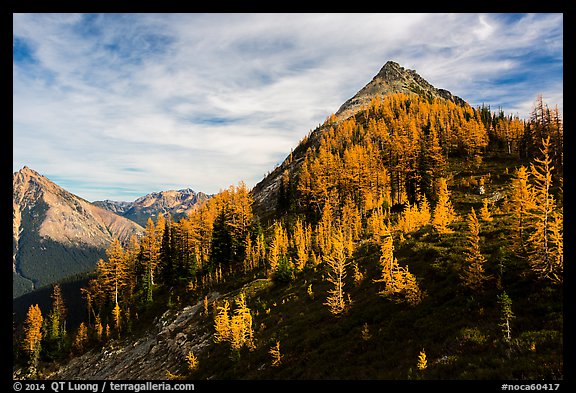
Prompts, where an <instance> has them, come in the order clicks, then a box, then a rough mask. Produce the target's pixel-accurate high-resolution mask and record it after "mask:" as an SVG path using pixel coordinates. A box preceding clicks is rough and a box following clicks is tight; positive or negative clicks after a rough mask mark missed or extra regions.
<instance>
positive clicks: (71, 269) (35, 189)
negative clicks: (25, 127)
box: [12, 167, 143, 297]
mask: <svg viewBox="0 0 576 393" xmlns="http://www.w3.org/2000/svg"><path fill="white" fill-rule="evenodd" d="M12 186H13V199H12V212H13V213H12V218H13V221H12V233H13V258H12V271H13V275H14V278H15V280H14V287H13V297H17V296H18V295H21V294H22V293H25V292H27V291H28V290H32V289H34V288H37V287H40V286H43V285H48V284H51V283H54V282H56V281H58V280H59V279H62V278H66V277H67V276H70V275H74V274H77V273H81V272H85V271H89V270H91V269H92V268H94V266H95V265H96V262H97V261H98V258H100V257H102V256H104V252H105V249H106V248H107V247H108V245H109V244H110V242H111V241H112V240H113V239H114V238H118V239H119V240H120V241H121V242H127V241H128V240H129V239H130V237H131V236H132V235H135V234H139V233H141V232H142V231H143V228H142V227H141V226H139V225H138V224H136V223H134V222H132V221H130V220H128V219H126V218H124V217H121V216H118V215H117V214H114V213H112V212H110V211H108V210H106V209H103V208H101V207H98V206H95V205H93V204H91V203H90V202H88V201H86V200H84V199H82V198H80V197H78V196H76V195H74V194H72V193H70V192H68V191H66V190H64V189H63V188H61V187H60V186H58V185H56V184H55V183H53V182H52V181H50V180H49V179H48V178H46V177H45V176H42V175H40V174H39V173H37V172H35V171H33V170H32V169H30V168H28V167H24V168H22V169H21V170H20V171H18V172H16V173H14V176H13V182H12Z"/></svg>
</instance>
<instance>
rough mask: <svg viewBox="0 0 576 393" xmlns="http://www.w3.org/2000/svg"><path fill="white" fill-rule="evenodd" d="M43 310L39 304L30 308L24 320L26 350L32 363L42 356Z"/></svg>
mask: <svg viewBox="0 0 576 393" xmlns="http://www.w3.org/2000/svg"><path fill="white" fill-rule="evenodd" d="M43 321H44V318H43V317H42V311H40V307H39V306H38V305H37V304H34V305H31V306H30V307H29V308H28V313H27V315H26V321H25V322H24V342H23V344H24V351H25V352H26V353H27V354H28V356H29V357H30V361H31V363H32V364H34V365H35V364H36V363H37V361H38V358H39V356H40V350H41V342H42V323H43Z"/></svg>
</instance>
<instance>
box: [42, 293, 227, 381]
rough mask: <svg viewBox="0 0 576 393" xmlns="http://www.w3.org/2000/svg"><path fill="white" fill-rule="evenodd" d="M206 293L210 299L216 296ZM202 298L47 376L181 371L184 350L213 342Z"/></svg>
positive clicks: (147, 376) (148, 376)
mask: <svg viewBox="0 0 576 393" xmlns="http://www.w3.org/2000/svg"><path fill="white" fill-rule="evenodd" d="M218 297H219V294H218V293H216V292H213V293H211V294H210V295H208V300H209V301H210V302H212V301H214V299H216V298H218ZM202 312H203V302H198V303H196V304H194V305H190V306H187V307H184V308H182V309H180V310H168V311H166V312H165V313H164V314H163V315H162V316H161V317H160V318H157V319H156V320H155V321H154V322H153V324H152V325H151V326H150V328H149V329H147V331H146V332H145V334H143V335H142V336H140V337H137V338H127V339H120V340H118V339H116V340H112V341H111V342H110V343H109V344H108V345H106V346H104V347H102V348H97V349H92V350H90V351H88V352H86V353H85V354H83V355H81V356H78V357H75V358H73V359H72V360H71V361H70V362H69V363H67V364H66V365H63V366H62V367H61V368H59V369H58V370H57V371H56V372H55V373H54V374H52V375H48V376H47V378H48V379H58V380H73V379H83V380H91V379H93V380H108V379H114V380H132V379H140V380H165V379H167V373H166V372H167V371H169V372H170V373H172V374H175V375H177V374H179V373H181V372H183V371H185V364H186V361H185V358H186V355H187V354H188V352H192V353H194V354H196V355H197V356H201V355H202V354H203V353H204V351H205V349H206V348H207V347H209V346H211V345H214V340H213V336H212V334H213V333H212V324H213V321H212V317H211V316H210V317H205V316H203V315H202Z"/></svg>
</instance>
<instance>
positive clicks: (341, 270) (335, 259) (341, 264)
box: [324, 230, 348, 315]
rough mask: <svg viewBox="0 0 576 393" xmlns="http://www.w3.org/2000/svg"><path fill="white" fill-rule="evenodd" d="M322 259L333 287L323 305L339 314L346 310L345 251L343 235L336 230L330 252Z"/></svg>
mask: <svg viewBox="0 0 576 393" xmlns="http://www.w3.org/2000/svg"><path fill="white" fill-rule="evenodd" d="M324 261H325V262H326V267H327V269H328V281H329V282H330V283H331V284H332V285H333V288H332V289H330V290H329V291H328V297H327V298H326V302H325V303H324V304H325V305H327V306H328V308H329V310H330V312H331V313H332V314H334V315H341V314H342V313H343V312H344V311H345V310H346V300H345V298H344V279H345V278H346V267H347V266H348V262H347V260H346V252H345V247H344V236H343V234H342V231H341V230H338V231H337V232H336V233H335V234H334V236H333V239H332V248H331V252H330V253H329V254H328V255H324Z"/></svg>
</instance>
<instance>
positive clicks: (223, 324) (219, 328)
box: [214, 300, 230, 343]
mask: <svg viewBox="0 0 576 393" xmlns="http://www.w3.org/2000/svg"><path fill="white" fill-rule="evenodd" d="M229 314H230V303H228V300H224V304H223V305H222V306H218V314H217V315H216V317H215V318H214V330H215V331H216V333H215V334H214V341H215V342H217V343H220V342H223V341H228V339H229V338H230V315H229Z"/></svg>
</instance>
